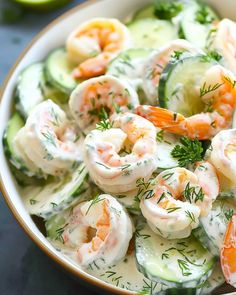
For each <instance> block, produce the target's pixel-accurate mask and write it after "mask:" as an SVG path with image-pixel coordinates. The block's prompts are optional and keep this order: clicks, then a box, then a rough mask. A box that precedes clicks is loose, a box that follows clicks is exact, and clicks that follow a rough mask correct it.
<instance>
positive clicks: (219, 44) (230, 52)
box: [210, 18, 236, 73]
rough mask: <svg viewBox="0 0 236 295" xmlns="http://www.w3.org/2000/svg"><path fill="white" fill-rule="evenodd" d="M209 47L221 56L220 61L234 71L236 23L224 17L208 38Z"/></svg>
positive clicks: (235, 61) (235, 66) (235, 69)
mask: <svg viewBox="0 0 236 295" xmlns="http://www.w3.org/2000/svg"><path fill="white" fill-rule="evenodd" d="M210 39H211V40H210V48H211V49H213V50H216V51H217V52H219V54H221V55H222V56H223V60H222V63H223V64H224V65H225V66H226V67H227V68H228V69H230V70H231V71H232V72H234V73H235V72H236V24H235V22H233V21H231V20H229V19H227V18H225V19H223V20H221V21H220V22H219V23H218V24H217V26H216V32H215V33H213V34H212V37H211V38H210Z"/></svg>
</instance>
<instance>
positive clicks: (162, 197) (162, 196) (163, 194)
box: [157, 193, 166, 204]
mask: <svg viewBox="0 0 236 295" xmlns="http://www.w3.org/2000/svg"><path fill="white" fill-rule="evenodd" d="M165 197H166V194H165V193H162V194H161V196H160V198H159V199H158V200H157V204H159V203H160V202H161V201H162V200H163V199H165Z"/></svg>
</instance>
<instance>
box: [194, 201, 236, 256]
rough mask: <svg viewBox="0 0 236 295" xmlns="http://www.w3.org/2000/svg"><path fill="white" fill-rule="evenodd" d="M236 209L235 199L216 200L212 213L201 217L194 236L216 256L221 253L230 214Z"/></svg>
mask: <svg viewBox="0 0 236 295" xmlns="http://www.w3.org/2000/svg"><path fill="white" fill-rule="evenodd" d="M235 210H236V204H235V201H234V200H230V199H227V200H226V199H225V200H216V201H215V202H214V203H213V205H212V210H211V211H210V213H209V214H208V215H207V216H205V217H201V218H200V223H199V227H198V228H197V229H195V230H193V234H194V236H195V237H196V238H197V239H198V240H199V241H200V242H201V243H202V244H203V245H204V246H205V247H206V248H207V249H208V250H209V251H210V252H211V253H212V254H214V255H215V256H219V255H220V250H221V248H222V245H223V242H224V235H225V232H226V228H227V224H228V222H229V218H230V214H233V212H234V211H235Z"/></svg>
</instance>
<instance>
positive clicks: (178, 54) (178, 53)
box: [171, 50, 184, 60]
mask: <svg viewBox="0 0 236 295" xmlns="http://www.w3.org/2000/svg"><path fill="white" fill-rule="evenodd" d="M183 53H184V51H183V50H182V51H180V50H174V53H173V54H172V55H171V58H172V59H173V60H179V59H180V57H181V56H182V54H183Z"/></svg>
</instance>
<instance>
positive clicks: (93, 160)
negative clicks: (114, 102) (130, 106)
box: [84, 113, 157, 193]
mask: <svg viewBox="0 0 236 295" xmlns="http://www.w3.org/2000/svg"><path fill="white" fill-rule="evenodd" d="M122 148H123V149H124V148H126V149H127V150H128V152H127V154H126V155H125V156H121V155H120V154H119V153H120V152H121V150H122ZM156 152H157V142H156V128H155V127H154V125H153V124H152V123H151V122H149V121H147V120H146V119H144V118H142V117H139V116H137V115H134V114H131V113H124V114H118V115H117V116H116V117H115V118H114V121H113V128H111V129H108V130H105V131H100V130H93V131H92V132H91V133H89V134H88V135H87V137H86V139H85V141H84V162H85V164H86V167H87V169H88V170H89V173H90V176H91V177H92V178H93V180H94V182H95V183H96V184H97V185H98V186H99V187H101V188H102V189H103V190H104V191H106V192H114V193H123V192H127V191H130V190H133V189H135V188H136V181H137V179H139V178H145V179H148V178H149V177H150V176H151V174H152V173H153V171H154V170H155V169H156V167H157V157H156Z"/></svg>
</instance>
